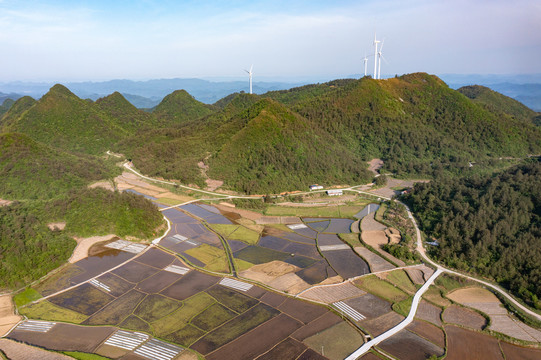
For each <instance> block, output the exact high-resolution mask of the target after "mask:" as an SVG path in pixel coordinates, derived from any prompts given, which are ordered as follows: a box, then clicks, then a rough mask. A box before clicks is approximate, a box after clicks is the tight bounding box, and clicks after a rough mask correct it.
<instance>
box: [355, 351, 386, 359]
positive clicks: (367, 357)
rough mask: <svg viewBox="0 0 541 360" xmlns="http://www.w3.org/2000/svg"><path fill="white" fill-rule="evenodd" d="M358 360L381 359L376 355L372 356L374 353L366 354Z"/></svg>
mask: <svg viewBox="0 0 541 360" xmlns="http://www.w3.org/2000/svg"><path fill="white" fill-rule="evenodd" d="M359 359H360V360H381V358H380V357H379V356H377V355H374V353H371V352H370V353H366V354H365V355H363V356H361V357H360V358H359Z"/></svg>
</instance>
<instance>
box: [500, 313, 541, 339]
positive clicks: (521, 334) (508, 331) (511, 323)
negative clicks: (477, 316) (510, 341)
mask: <svg viewBox="0 0 541 360" xmlns="http://www.w3.org/2000/svg"><path fill="white" fill-rule="evenodd" d="M490 319H491V320H492V322H491V325H490V330H494V331H497V332H500V333H502V334H505V335H508V336H511V337H514V338H516V339H520V340H525V341H533V342H541V331H539V330H537V329H534V328H532V327H530V326H528V325H526V324H524V323H523V322H521V321H519V320H516V319H513V318H511V317H510V316H508V315H490Z"/></svg>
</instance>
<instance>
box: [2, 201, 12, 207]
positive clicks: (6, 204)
mask: <svg viewBox="0 0 541 360" xmlns="http://www.w3.org/2000/svg"><path fill="white" fill-rule="evenodd" d="M11 204H13V201H11V200H3V199H0V207H1V206H9V205H11Z"/></svg>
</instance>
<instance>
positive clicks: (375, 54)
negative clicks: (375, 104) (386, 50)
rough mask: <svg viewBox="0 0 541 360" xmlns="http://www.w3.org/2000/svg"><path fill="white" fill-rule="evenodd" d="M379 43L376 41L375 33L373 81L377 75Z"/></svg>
mask: <svg viewBox="0 0 541 360" xmlns="http://www.w3.org/2000/svg"><path fill="white" fill-rule="evenodd" d="M380 42H381V41H379V40H376V33H374V47H375V49H374V79H377V77H376V75H377V74H378V44H379V43H380Z"/></svg>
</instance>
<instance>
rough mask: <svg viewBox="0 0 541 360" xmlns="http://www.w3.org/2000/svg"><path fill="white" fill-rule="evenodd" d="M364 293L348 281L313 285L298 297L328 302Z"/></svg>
mask: <svg viewBox="0 0 541 360" xmlns="http://www.w3.org/2000/svg"><path fill="white" fill-rule="evenodd" d="M364 294H366V292H365V291H363V290H361V289H359V288H358V287H356V286H355V285H353V284H351V283H349V282H345V283H342V284H337V285H326V286H318V287H314V288H311V289H309V290H307V291H305V292H303V293H302V294H301V295H300V297H301V298H304V299H308V300H315V301H318V302H322V303H326V304H330V303H334V302H337V301H341V300H344V299H349V298H354V297H358V296H362V295H364Z"/></svg>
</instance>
